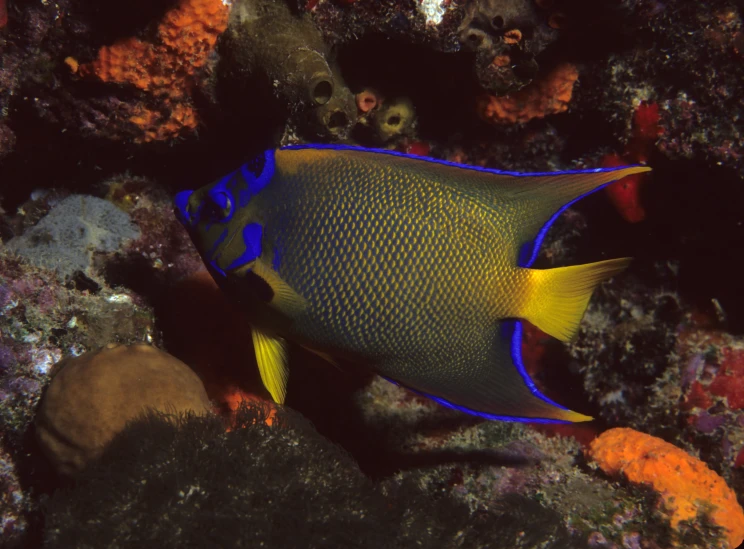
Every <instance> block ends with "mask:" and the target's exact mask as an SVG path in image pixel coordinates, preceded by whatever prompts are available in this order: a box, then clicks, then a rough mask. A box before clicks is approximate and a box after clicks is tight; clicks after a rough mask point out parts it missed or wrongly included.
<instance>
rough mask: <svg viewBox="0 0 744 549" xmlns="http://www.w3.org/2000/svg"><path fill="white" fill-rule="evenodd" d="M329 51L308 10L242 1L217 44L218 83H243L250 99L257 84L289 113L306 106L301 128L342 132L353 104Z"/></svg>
mask: <svg viewBox="0 0 744 549" xmlns="http://www.w3.org/2000/svg"><path fill="white" fill-rule="evenodd" d="M329 54H330V52H329V49H328V47H327V46H326V44H325V42H324V41H323V37H322V36H321V34H320V32H319V31H318V29H317V28H316V27H315V25H314V24H313V22H312V20H311V18H310V16H309V15H308V14H304V15H294V14H292V13H291V12H290V10H289V8H288V7H287V5H286V4H285V3H284V2H279V1H275V0H240V1H238V2H236V3H235V4H234V5H233V9H232V12H231V15H230V23H229V26H228V29H227V31H226V32H225V34H224V35H223V41H222V44H221V45H220V56H221V59H220V79H221V80H223V82H222V83H221V85H224V86H227V87H235V86H239V87H240V86H242V87H245V89H248V90H251V91H252V92H253V93H252V95H253V98H254V99H255V97H256V93H255V92H256V88H257V87H260V88H262V89H263V91H264V93H265V92H267V91H268V93H270V94H271V95H273V96H274V97H275V98H276V99H278V100H279V103H280V104H281V106H282V107H283V108H286V109H287V110H288V111H289V112H291V113H301V112H302V111H309V112H308V113H307V116H304V117H303V116H299V117H298V118H299V119H300V120H302V121H303V122H304V123H305V124H306V125H307V127H306V128H303V129H305V130H309V131H310V132H311V133H313V134H315V135H320V136H334V137H343V136H345V135H346V134H347V133H348V131H349V130H350V129H351V126H352V124H353V122H354V121H355V119H356V105H355V102H354V96H353V94H352V93H351V92H350V91H349V89H348V88H347V87H346V85H345V84H344V82H343V79H342V78H341V77H340V75H339V73H338V70H337V69H336V68H335V66H334V65H333V63H332V62H331V61H330V58H329ZM224 80H227V82H225V81H224ZM243 100H244V101H245V100H247V98H243ZM313 111H316V112H315V113H313Z"/></svg>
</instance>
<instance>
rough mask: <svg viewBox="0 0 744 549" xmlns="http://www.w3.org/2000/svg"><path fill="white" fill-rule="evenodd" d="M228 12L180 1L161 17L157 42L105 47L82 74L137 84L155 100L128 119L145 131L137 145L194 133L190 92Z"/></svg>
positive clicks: (204, 0) (212, 0)
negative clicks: (188, 132)
mask: <svg viewBox="0 0 744 549" xmlns="http://www.w3.org/2000/svg"><path fill="white" fill-rule="evenodd" d="M228 12H229V9H228V7H227V6H225V4H223V2H222V0H181V1H180V2H179V3H178V5H177V6H176V7H175V8H174V9H173V10H171V11H169V12H168V13H166V14H165V16H164V17H163V20H162V21H161V22H160V24H159V25H158V29H157V37H156V40H155V42H154V43H150V42H144V41H142V40H139V39H137V38H127V39H125V40H122V41H119V42H117V43H115V44H113V45H111V46H104V47H103V48H101V50H100V51H99V52H98V57H97V58H96V60H95V61H93V62H92V63H89V64H87V65H83V66H82V67H80V72H81V74H83V75H94V76H96V77H97V78H99V79H100V80H102V81H103V82H113V83H117V84H130V85H133V86H135V87H136V88H139V89H140V90H143V91H146V92H148V93H150V94H151V95H152V96H153V97H154V98H156V100H157V105H158V107H157V108H154V109H153V108H149V107H144V106H139V107H138V109H137V110H138V111H139V113H138V114H136V115H135V116H133V117H130V118H129V119H128V120H126V121H127V122H130V123H133V124H134V125H135V126H137V127H138V128H140V129H141V131H142V133H141V137H140V138H139V139H138V141H153V140H162V139H169V138H172V137H175V136H177V135H179V134H181V133H183V132H185V131H188V130H193V129H194V128H195V127H196V125H197V122H198V119H197V115H196V112H195V110H194V108H193V105H192V104H191V101H190V92H191V90H192V88H193V87H194V85H195V81H196V75H197V74H198V71H199V69H201V68H202V67H203V66H204V65H205V63H206V62H207V57H208V55H209V52H210V51H211V50H212V49H213V48H214V46H215V44H216V42H217V38H218V36H219V35H220V33H221V32H223V31H224V30H225V29H226V28H227V18H228Z"/></svg>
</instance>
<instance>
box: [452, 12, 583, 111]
mask: <svg viewBox="0 0 744 549" xmlns="http://www.w3.org/2000/svg"><path fill="white" fill-rule="evenodd" d="M541 4H542V5H541ZM547 4H549V3H547V2H546V3H541V2H533V1H531V0H517V1H504V0H477V1H474V2H469V3H468V4H467V5H466V8H465V17H464V18H463V20H462V23H461V24H460V28H459V29H458V33H459V38H460V42H461V43H462V45H463V47H465V48H468V49H471V50H473V51H475V52H476V62H475V71H476V74H477V75H478V80H479V82H480V84H481V85H482V86H483V88H484V89H486V91H488V92H490V93H493V94H495V95H496V96H500V95H504V94H507V93H512V92H516V91H518V90H520V89H522V88H523V87H525V86H526V85H527V84H529V83H530V82H532V80H533V79H534V78H535V76H536V75H537V72H538V64H537V61H536V59H535V57H536V56H537V55H538V54H539V53H540V52H542V51H543V50H544V49H545V48H546V47H547V46H549V45H550V44H551V43H552V42H554V41H555V40H556V38H557V37H558V31H557V30H556V29H554V28H551V26H550V25H549V24H548V21H549V19H548V17H546V14H545V13H543V12H545V11H546V10H545V9H544V8H543V6H547ZM574 80H576V78H575V77H574ZM568 97H569V99H570V97H571V94H570V92H569V94H568ZM554 112H560V111H554Z"/></svg>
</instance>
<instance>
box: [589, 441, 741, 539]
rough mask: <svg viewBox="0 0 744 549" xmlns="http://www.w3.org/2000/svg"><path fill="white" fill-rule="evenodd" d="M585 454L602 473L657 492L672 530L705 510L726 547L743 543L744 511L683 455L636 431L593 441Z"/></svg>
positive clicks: (721, 484) (717, 481)
mask: <svg viewBox="0 0 744 549" xmlns="http://www.w3.org/2000/svg"><path fill="white" fill-rule="evenodd" d="M586 453H587V456H588V457H589V458H591V459H593V460H594V461H595V462H596V463H597V464H598V465H599V467H600V468H601V469H602V470H603V471H604V472H605V473H607V474H609V475H620V474H622V475H624V476H625V478H627V479H628V481H630V482H633V483H637V484H641V483H643V484H648V485H650V486H651V487H652V488H653V489H654V490H656V491H657V492H659V494H660V495H661V499H662V502H663V507H664V510H665V511H666V512H667V513H669V515H670V520H671V525H672V527H673V528H677V527H678V526H679V523H680V522H681V521H683V520H695V518H696V517H697V515H698V513H699V512H702V511H708V512H709V516H710V518H711V520H713V522H715V523H716V524H718V525H719V526H721V527H723V529H724V531H725V538H726V540H727V541H728V544H729V545H728V546H729V547H731V548H734V547H738V546H739V544H740V543H741V542H742V540H744V510H742V508H741V505H739V503H738V502H737V501H736V495H735V494H734V491H733V490H731V488H729V487H728V485H727V484H726V482H725V481H724V480H723V479H722V478H721V477H720V476H719V475H718V474H717V473H715V472H713V471H712V470H710V469H709V468H708V466H707V465H706V464H705V463H703V462H702V461H700V460H699V459H697V458H695V457H692V456H691V455H689V454H688V453H687V452H685V451H684V450H682V449H680V448H677V447H676V446H674V445H673V444H669V443H668V442H665V441H663V440H662V439H660V438H657V437H654V436H651V435H647V434H645V433H640V432H638V431H635V430H634V429H627V428H616V429H610V430H609V431H606V432H604V433H603V434H602V435H600V436H599V437H598V438H597V439H595V440H594V442H592V444H591V445H590V447H589V449H588V450H587V452H586Z"/></svg>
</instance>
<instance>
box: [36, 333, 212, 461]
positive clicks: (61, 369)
mask: <svg viewBox="0 0 744 549" xmlns="http://www.w3.org/2000/svg"><path fill="white" fill-rule="evenodd" d="M148 409H153V410H157V411H160V412H162V413H163V414H182V413H193V414H197V415H203V414H206V413H208V412H209V411H210V410H211V405H210V403H209V399H208V398H207V394H206V392H205V391H204V386H203V385H202V383H201V381H200V380H199V378H198V377H197V375H196V374H195V373H194V372H193V371H192V370H190V369H189V367H188V366H186V365H185V364H184V363H183V362H181V361H179V360H178V359H176V358H174V357H172V356H171V355H169V354H168V353H165V352H163V351H160V350H159V349H157V348H156V347H152V346H149V345H133V346H124V345H118V344H116V343H110V344H108V345H107V346H106V347H104V348H103V349H101V350H99V351H96V352H88V353H84V354H82V355H80V356H77V357H70V358H67V359H65V360H63V361H62V362H60V363H58V364H56V365H55V366H54V370H53V372H52V381H51V383H50V384H49V387H47V389H46V391H45V393H44V397H43V398H42V400H41V405H40V406H39V410H38V412H37V414H36V422H35V424H36V436H37V437H38V439H39V444H40V446H41V448H42V450H43V451H44V453H45V454H46V456H47V458H49V460H50V461H51V462H52V463H53V465H54V468H55V469H56V470H57V471H58V472H59V473H61V474H64V475H72V474H75V473H78V472H79V471H81V470H82V469H84V468H85V467H86V466H87V465H88V464H90V463H91V462H92V461H94V460H96V459H97V458H98V457H99V456H100V455H101V453H102V452H103V449H104V448H105V447H106V445H107V444H108V443H109V442H110V441H111V440H112V439H113V438H114V437H115V436H116V435H117V434H118V433H119V432H120V431H121V430H122V429H123V428H124V426H125V425H126V424H127V422H130V421H132V420H134V419H136V418H137V417H138V416H139V415H140V414H143V413H144V411H146V410H148Z"/></svg>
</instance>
